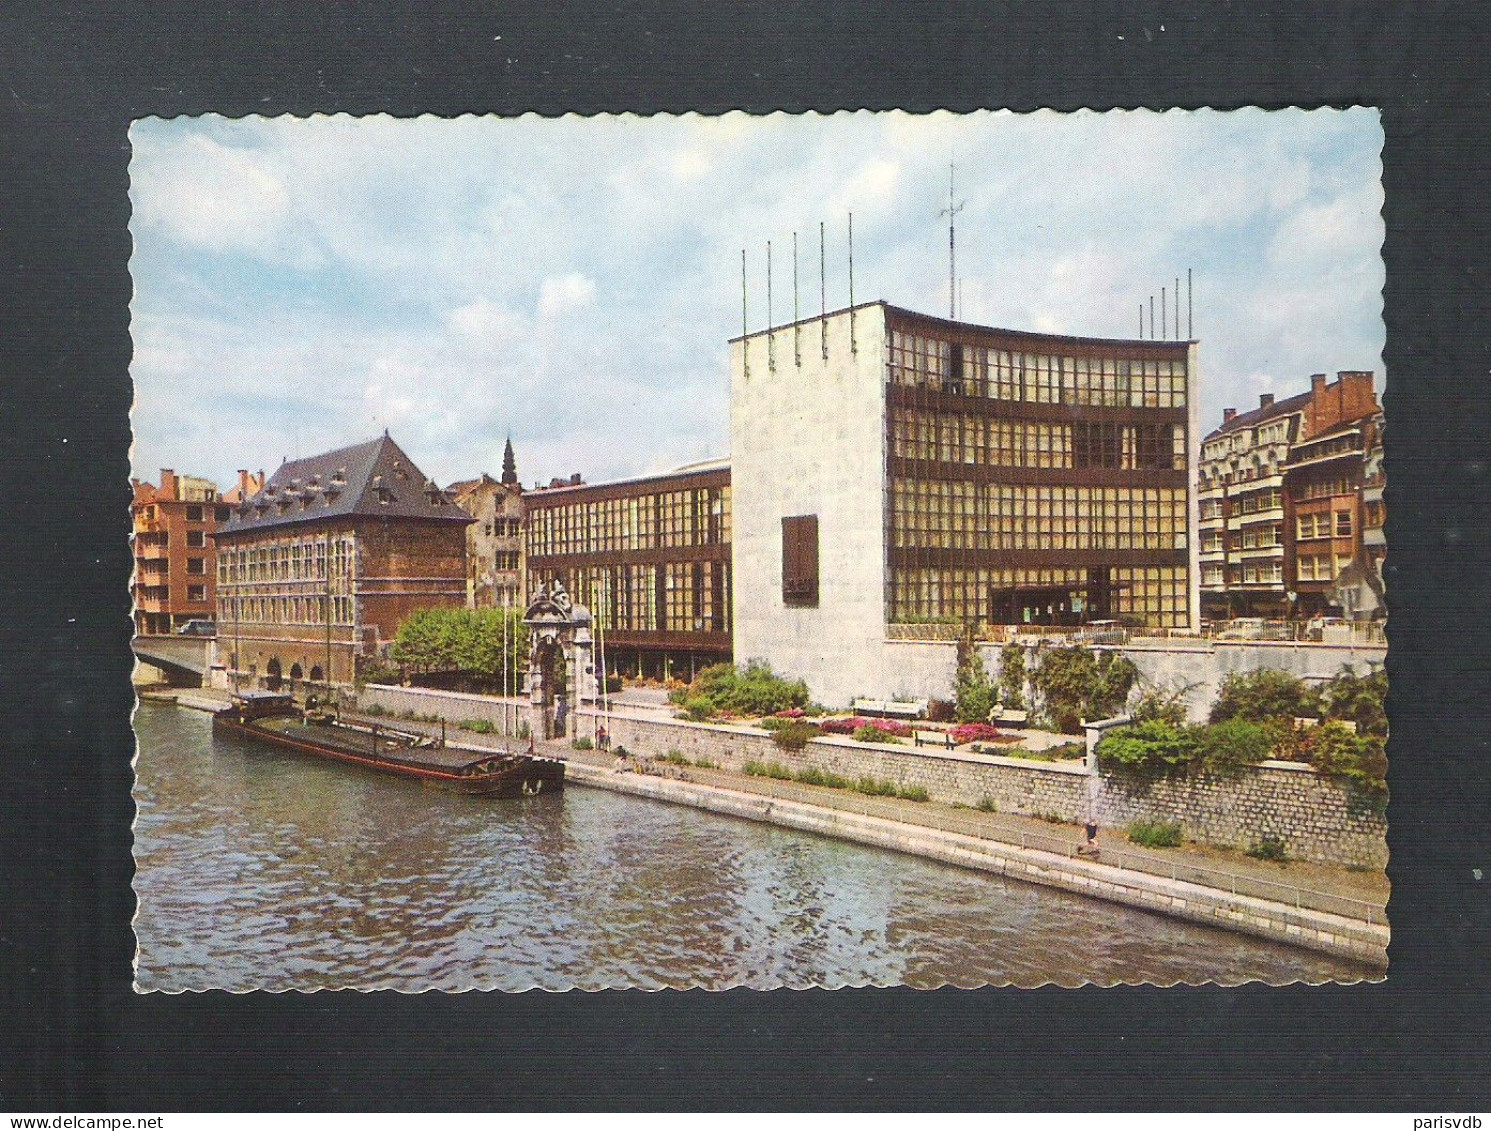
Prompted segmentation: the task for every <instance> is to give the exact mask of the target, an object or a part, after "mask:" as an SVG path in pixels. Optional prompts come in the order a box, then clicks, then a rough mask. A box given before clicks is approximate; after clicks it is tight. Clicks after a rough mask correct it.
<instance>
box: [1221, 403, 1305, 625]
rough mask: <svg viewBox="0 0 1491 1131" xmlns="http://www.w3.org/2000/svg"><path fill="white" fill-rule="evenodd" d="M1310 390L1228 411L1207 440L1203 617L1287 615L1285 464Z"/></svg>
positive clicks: (1302, 416) (1301, 427)
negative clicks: (1241, 410) (1249, 407)
mask: <svg viewBox="0 0 1491 1131" xmlns="http://www.w3.org/2000/svg"><path fill="white" fill-rule="evenodd" d="M1309 401H1310V394H1308V393H1301V394H1300V395H1299V396H1295V397H1289V398H1287V399H1285V400H1282V401H1275V400H1274V396H1273V394H1272V393H1264V394H1263V395H1262V396H1260V397H1259V398H1258V407H1257V408H1255V409H1253V410H1252V411H1250V412H1244V413H1239V412H1238V411H1237V410H1236V409H1232V408H1229V409H1225V410H1223V412H1222V424H1221V427H1220V428H1217V429H1216V430H1215V431H1213V432H1211V433H1210V434H1208V435H1207V437H1206V438H1205V439H1204V440H1202V441H1201V462H1200V469H1199V481H1198V483H1197V497H1198V499H1199V510H1200V540H1201V546H1200V558H1201V615H1202V616H1204V617H1207V618H1208V619H1215V620H1225V619H1228V618H1231V617H1284V616H1288V615H1289V596H1288V594H1289V591H1290V587H1289V580H1290V579H1289V578H1287V577H1286V576H1285V569H1284V557H1285V554H1284V547H1285V544H1286V536H1285V514H1284V465H1285V463H1286V462H1288V459H1289V452H1290V448H1291V446H1292V445H1293V444H1294V442H1295V440H1296V439H1298V437H1299V435H1300V433H1301V430H1302V429H1303V427H1304V418H1305V409H1306V407H1307V405H1308V404H1309Z"/></svg>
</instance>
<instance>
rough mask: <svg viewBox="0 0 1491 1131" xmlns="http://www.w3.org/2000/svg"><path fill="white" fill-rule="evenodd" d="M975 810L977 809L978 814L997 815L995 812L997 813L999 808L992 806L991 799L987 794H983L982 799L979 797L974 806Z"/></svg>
mask: <svg viewBox="0 0 1491 1131" xmlns="http://www.w3.org/2000/svg"><path fill="white" fill-rule="evenodd" d="M976 808H977V809H978V811H979V812H980V813H997V812H999V806H998V805H995V804H994V799H993V798H992V797H990V796H989V795H988V794H987V793H986V794H984V796H982V797H980V798H979V799H978V805H977V806H976Z"/></svg>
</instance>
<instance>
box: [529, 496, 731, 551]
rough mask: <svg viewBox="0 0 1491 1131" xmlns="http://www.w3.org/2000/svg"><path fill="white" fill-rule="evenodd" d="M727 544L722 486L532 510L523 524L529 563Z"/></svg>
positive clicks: (726, 508)
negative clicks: (554, 557)
mask: <svg viewBox="0 0 1491 1131" xmlns="http://www.w3.org/2000/svg"><path fill="white" fill-rule="evenodd" d="M729 541H730V488H729V487H728V486H726V487H700V488H696V489H693V490H686V491H664V492H658V493H655V494H649V495H637V496H633V497H631V498H623V499H603V500H599V501H596V502H583V503H567V504H564V505H561V506H552V507H551V506H544V507H535V509H534V510H533V511H532V512H531V513H530V514H529V518H528V553H529V555H530V556H533V557H544V556H548V555H551V554H593V553H605V552H610V551H616V550H653V549H659V548H662V547H672V546H719V545H725V544H727V543H729Z"/></svg>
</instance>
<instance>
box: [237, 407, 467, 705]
mask: <svg viewBox="0 0 1491 1131" xmlns="http://www.w3.org/2000/svg"><path fill="white" fill-rule="evenodd" d="M471 521H472V519H471V516H470V515H468V514H467V513H466V512H465V511H463V510H462V509H461V508H460V507H458V506H456V505H455V503H454V502H453V501H452V499H451V498H450V496H449V495H448V494H447V493H446V492H445V491H444V490H442V489H441V488H440V487H439V486H438V485H436V484H435V483H434V481H432V480H431V479H430V478H429V477H428V476H426V475H425V474H424V473H423V472H421V471H420V469H419V468H418V467H417V466H416V465H415V463H414V461H413V460H411V459H410V458H409V457H408V455H406V454H405V453H404V451H403V449H401V448H400V447H399V446H398V444H396V443H394V441H393V440H392V439H391V438H390V437H389V435H388V434H387V433H386V432H385V433H384V434H383V435H382V436H380V437H378V438H377V439H374V440H369V441H368V442H367V443H364V444H356V445H353V446H352V447H349V448H339V449H338V450H336V451H332V452H326V453H324V454H322V455H317V456H311V457H309V458H307V459H297V460H287V461H286V462H284V463H283V464H281V465H280V467H279V470H277V471H276V472H275V473H274V474H273V475H272V476H270V478H269V480H268V482H266V483H265V484H264V486H263V487H262V488H261V489H260V490H258V491H257V492H255V493H254V494H253V495H251V496H249V497H245V498H240V499H239V500H238V501H237V502H236V503H235V505H233V507H232V508H231V513H230V515H229V517H228V520H227V522H225V523H224V524H222V525H221V526H220V527H219V528H218V531H217V546H218V562H217V621H218V641H219V650H220V653H222V654H223V655H224V657H225V660H226V662H227V665H228V668H229V672H230V678H231V679H232V680H233V682H234V683H235V685H237V686H239V687H247V686H251V685H252V686H263V687H268V688H270V689H278V688H281V687H282V686H291V687H298V686H299V685H300V684H302V683H304V682H309V683H322V682H326V681H330V682H332V683H349V682H351V681H352V680H353V679H354V678H355V676H356V674H357V671H358V668H359V665H362V664H365V663H366V662H367V661H368V660H370V659H372V658H375V657H378V656H380V655H381V654H383V652H384V651H385V650H386V647H387V645H388V644H389V643H390V642H391V641H392V639H393V637H394V634H395V633H396V632H397V631H398V627H399V625H400V624H401V623H402V622H403V621H404V619H405V618H407V617H408V616H409V614H410V613H412V612H414V611H415V610H416V609H421V608H428V607H431V606H440V605H451V606H459V605H463V604H465V601H466V527H467V526H468V525H469V524H470V523H471Z"/></svg>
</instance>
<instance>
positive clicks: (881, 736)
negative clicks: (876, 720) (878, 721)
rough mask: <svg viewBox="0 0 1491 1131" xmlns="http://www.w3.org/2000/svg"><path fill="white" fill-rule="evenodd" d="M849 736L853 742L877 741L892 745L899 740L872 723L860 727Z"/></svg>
mask: <svg viewBox="0 0 1491 1131" xmlns="http://www.w3.org/2000/svg"><path fill="white" fill-rule="evenodd" d="M850 737H851V738H853V739H854V741H855V742H879V743H884V744H886V745H888V746H894V745H896V744H898V743H899V742H900V741H901V740H900V739H899V738H897V737H896V736H895V735H893V734H891V733H890V732H889V731H887V730H882V729H881V728H880V727H878V726H875V725H873V724H871V725H869V726H862V727H860V728H859V729H858V730H857V731H855V732H854V733H853V734H852V735H851V736H850Z"/></svg>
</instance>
